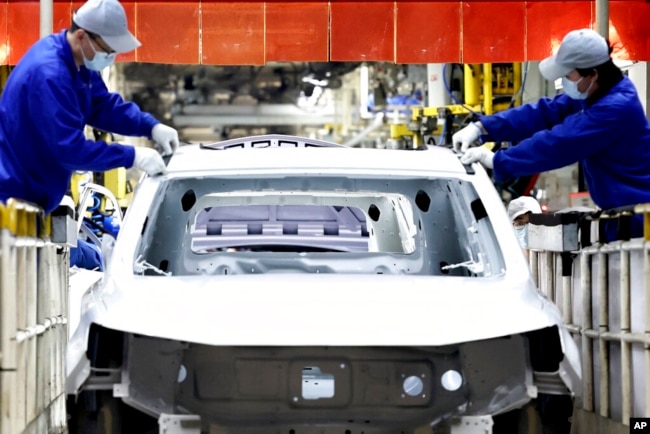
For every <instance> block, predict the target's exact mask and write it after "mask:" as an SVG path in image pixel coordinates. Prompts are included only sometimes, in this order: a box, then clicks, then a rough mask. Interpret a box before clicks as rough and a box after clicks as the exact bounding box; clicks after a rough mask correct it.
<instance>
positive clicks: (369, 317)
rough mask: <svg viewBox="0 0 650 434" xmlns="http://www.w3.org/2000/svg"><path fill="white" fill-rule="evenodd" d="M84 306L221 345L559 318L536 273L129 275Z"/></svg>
mask: <svg viewBox="0 0 650 434" xmlns="http://www.w3.org/2000/svg"><path fill="white" fill-rule="evenodd" d="M82 309H83V310H84V311H86V312H85V314H84V313H82V316H85V320H86V322H88V321H92V322H94V323H97V324H100V325H103V326H105V327H108V328H111V329H115V330H121V331H125V332H131V333H138V334H143V335H148V336H156V337H161V338H167V339H173V340H181V341H186V342H194V343H201V344H207V345H219V346H231V345H234V346H321V345H324V346H438V345H448V344H453V343H459V342H467V341H474V340H483V339H489V338H493V337H499V336H506V335H511V334H516V333H522V332H526V331H530V330H536V329H540V328H544V327H548V326H551V325H560V324H562V321H561V317H560V315H559V311H558V309H557V308H556V307H555V305H553V304H552V303H551V302H550V301H548V300H547V299H546V298H545V297H544V296H542V295H541V293H539V292H538V291H537V290H536V289H534V287H533V284H532V282H531V281H530V280H529V279H526V280H522V281H521V282H518V283H516V284H514V285H513V282H512V279H510V280H509V281H506V280H505V278H498V277H496V278H462V277H431V276H387V275H377V276H374V275H372V276H368V275H313V274H305V275H296V274H265V275H241V276H204V277H197V276H189V277H158V276H152V277H149V276H132V275H126V276H121V277H119V278H110V279H107V281H105V282H104V284H103V285H100V286H98V287H97V288H96V289H95V290H93V291H92V292H91V293H90V294H89V295H88V296H87V298H86V302H85V303H84V307H82ZM82 322H83V320H82Z"/></svg>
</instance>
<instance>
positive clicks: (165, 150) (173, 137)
mask: <svg viewBox="0 0 650 434" xmlns="http://www.w3.org/2000/svg"><path fill="white" fill-rule="evenodd" d="M151 139H152V140H153V141H154V142H155V143H156V145H158V146H159V147H160V149H161V151H162V154H163V155H165V156H166V155H172V154H173V153H174V151H176V148H178V131H176V130H175V129H173V128H172V127H168V126H167V125H163V124H156V125H155V126H154V127H153V129H152V130H151Z"/></svg>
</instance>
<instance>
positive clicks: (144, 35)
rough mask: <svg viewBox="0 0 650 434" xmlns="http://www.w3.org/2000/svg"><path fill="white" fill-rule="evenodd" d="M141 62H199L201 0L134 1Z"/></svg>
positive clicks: (139, 59)
mask: <svg viewBox="0 0 650 434" xmlns="http://www.w3.org/2000/svg"><path fill="white" fill-rule="evenodd" d="M135 16H136V21H135V22H136V26H135V28H136V37H137V38H138V39H139V40H140V42H141V43H142V47H141V48H138V49H137V50H136V60H137V61H138V62H152V63H175V64H193V65H194V64H197V63H199V26H200V24H201V19H200V14H199V2H198V1H183V2H138V3H136V4H135Z"/></svg>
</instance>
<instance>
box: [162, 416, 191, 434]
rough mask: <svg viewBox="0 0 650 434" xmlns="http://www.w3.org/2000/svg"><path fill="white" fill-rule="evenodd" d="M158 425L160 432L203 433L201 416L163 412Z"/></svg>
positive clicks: (177, 433) (174, 433)
mask: <svg viewBox="0 0 650 434" xmlns="http://www.w3.org/2000/svg"><path fill="white" fill-rule="evenodd" d="M158 427H159V431H158V432H159V433H160V434H201V416H198V415H196V414H166V413H161V414H160V417H159V418H158Z"/></svg>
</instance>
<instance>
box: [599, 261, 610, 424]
mask: <svg viewBox="0 0 650 434" xmlns="http://www.w3.org/2000/svg"><path fill="white" fill-rule="evenodd" d="M597 257H598V270H597V273H598V274H597V276H596V278H597V281H598V361H599V366H600V370H599V373H600V381H599V386H600V387H599V392H598V396H599V398H600V400H599V403H600V415H601V416H603V417H605V418H607V417H609V343H608V342H607V341H606V340H605V338H604V337H603V333H607V332H608V331H609V299H608V295H609V294H608V286H607V263H608V260H607V259H608V258H607V255H606V254H605V252H604V251H603V250H602V249H599V251H598V253H597Z"/></svg>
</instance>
